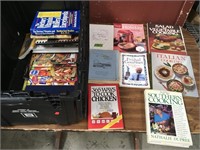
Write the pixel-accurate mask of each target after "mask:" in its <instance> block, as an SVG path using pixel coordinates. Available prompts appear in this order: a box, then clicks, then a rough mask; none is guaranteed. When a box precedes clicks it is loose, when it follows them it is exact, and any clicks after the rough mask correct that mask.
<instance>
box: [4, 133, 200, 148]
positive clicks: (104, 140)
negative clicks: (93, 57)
mask: <svg viewBox="0 0 200 150" xmlns="http://www.w3.org/2000/svg"><path fill="white" fill-rule="evenodd" d="M64 135H65V136H66V139H65V140H64V142H63V149H65V150H80V149H81V150H129V149H130V150H131V149H134V145H133V135H132V134H130V133H116V132H114V133H107V132H64ZM139 137H140V141H142V142H141V147H140V149H143V150H160V149H162V150H182V149H184V148H177V147H168V146H159V145H152V144H147V139H146V134H144V133H143V134H142V133H141V134H140V136H139ZM192 138H193V143H194V144H193V146H191V147H190V148H189V149H190V150H199V149H200V135H192ZM54 142H55V132H53V131H10V130H9V131H7V130H2V131H1V149H48V150H51V149H54Z"/></svg>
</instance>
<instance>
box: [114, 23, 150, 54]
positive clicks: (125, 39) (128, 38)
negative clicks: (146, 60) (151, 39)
mask: <svg viewBox="0 0 200 150" xmlns="http://www.w3.org/2000/svg"><path fill="white" fill-rule="evenodd" d="M113 49H114V50H118V51H119V52H135V53H146V52H147V46H146V38H145V33H144V25H143V24H124V23H114V47H113Z"/></svg>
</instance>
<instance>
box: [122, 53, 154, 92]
mask: <svg viewBox="0 0 200 150" xmlns="http://www.w3.org/2000/svg"><path fill="white" fill-rule="evenodd" d="M119 68H120V71H119V73H120V76H119V79H120V81H119V83H120V86H122V87H132V88H150V83H149V72H148V64H147V54H146V53H143V54H137V53H120V67H119Z"/></svg>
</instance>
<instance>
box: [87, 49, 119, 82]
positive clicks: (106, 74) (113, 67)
mask: <svg viewBox="0 0 200 150" xmlns="http://www.w3.org/2000/svg"><path fill="white" fill-rule="evenodd" d="M89 60H90V61H89V80H98V81H110V82H112V81H113V82H115V81H119V80H118V79H119V75H118V73H119V65H118V62H119V54H118V51H113V50H90V58H89Z"/></svg>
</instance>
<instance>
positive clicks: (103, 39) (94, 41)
mask: <svg viewBox="0 0 200 150" xmlns="http://www.w3.org/2000/svg"><path fill="white" fill-rule="evenodd" d="M113 34H114V28H113V25H106V24H90V49H102V50H112V49H113Z"/></svg>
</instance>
